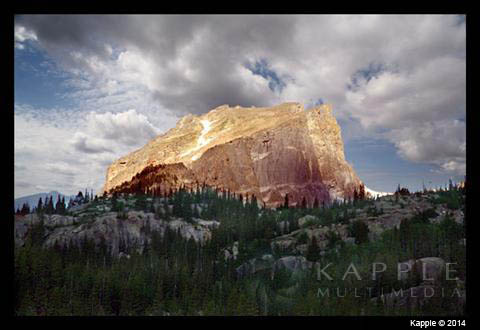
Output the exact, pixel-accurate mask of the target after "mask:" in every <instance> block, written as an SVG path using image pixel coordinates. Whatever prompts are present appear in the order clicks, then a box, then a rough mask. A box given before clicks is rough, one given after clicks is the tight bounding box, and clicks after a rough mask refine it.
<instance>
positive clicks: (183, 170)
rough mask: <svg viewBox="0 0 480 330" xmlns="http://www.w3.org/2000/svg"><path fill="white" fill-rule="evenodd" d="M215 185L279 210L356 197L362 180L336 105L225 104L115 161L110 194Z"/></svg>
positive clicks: (109, 176) (185, 120) (108, 185)
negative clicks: (350, 159) (350, 155)
mask: <svg viewBox="0 0 480 330" xmlns="http://www.w3.org/2000/svg"><path fill="white" fill-rule="evenodd" d="M203 184H205V185H207V186H210V187H216V188H219V189H225V190H229V191H231V192H235V193H236V194H237V195H238V194H242V195H243V196H247V195H248V196H252V195H255V196H256V198H257V200H258V201H259V202H265V204H266V205H267V206H271V207H276V206H279V205H281V204H282V203H283V202H284V199H285V195H286V194H288V198H289V203H290V205H297V204H300V203H301V202H302V200H303V198H305V200H306V202H307V204H308V205H310V206H311V205H313V203H314V201H315V199H317V200H318V202H319V203H322V202H326V203H328V202H330V201H331V200H333V199H336V198H345V197H351V196H352V194H353V191H354V189H358V188H359V186H360V185H361V181H360V180H359V179H358V177H357V176H356V174H355V173H354V171H353V169H352V168H351V166H350V165H349V164H348V163H347V162H346V160H345V156H344V150H343V141H342V138H341V132H340V127H339V126H338V124H337V122H336V120H335V117H334V116H333V115H332V109H331V106H329V105H321V106H318V107H315V108H313V109H309V110H306V111H305V110H304V109H303V107H302V106H301V105H300V104H298V103H284V104H281V105H278V106H274V107H270V108H253V107H252V108H241V107H235V108H230V107H229V106H221V107H218V108H216V109H213V110H212V111H210V112H209V113H207V114H205V115H202V116H194V115H189V116H187V117H184V118H182V119H181V120H180V121H179V122H178V123H177V126H176V127H175V128H173V129H171V130H169V131H168V132H166V133H165V134H163V135H161V136H159V137H157V138H155V139H153V140H152V141H150V142H149V143H148V144H147V145H146V146H145V147H143V148H141V149H139V150H137V151H135V152H133V153H131V154H129V155H127V156H125V157H122V158H120V159H119V160H117V161H116V162H114V163H113V164H112V165H111V166H110V167H109V168H108V171H107V176H106V182H105V186H104V188H103V191H104V192H107V193H113V192H139V191H140V192H145V191H151V192H155V193H165V192H168V191H169V190H170V189H176V188H179V187H182V186H185V187H186V188H193V189H195V188H196V187H198V185H203Z"/></svg>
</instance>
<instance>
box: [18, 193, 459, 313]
mask: <svg viewBox="0 0 480 330" xmlns="http://www.w3.org/2000/svg"><path fill="white" fill-rule="evenodd" d="M464 203H465V199H464V192H463V190H462V189H460V190H457V189H454V190H451V191H442V192H428V193H416V194H408V195H407V194H406V195H399V194H397V195H393V196H385V197H380V198H378V199H376V200H357V201H354V202H352V203H347V204H337V203H335V204H333V205H332V207H330V208H323V207H321V206H320V207H316V208H292V207H289V208H281V209H277V210H273V209H259V208H258V206H257V204H256V203H255V202H248V203H246V202H245V200H243V201H240V200H239V199H238V198H233V195H231V196H228V194H226V193H223V194H222V193H220V194H217V193H215V192H214V191H211V190H209V189H205V190H203V191H197V192H193V193H192V194H190V193H188V192H185V191H179V192H177V193H175V194H173V195H172V196H170V197H168V198H159V197H155V198H154V197H152V196H125V197H122V196H118V197H117V198H113V199H111V198H100V199H98V200H97V201H95V202H90V203H89V204H85V205H81V206H80V207H76V208H75V210H74V211H70V214H68V215H65V216H61V215H37V214H31V215H27V216H25V217H17V218H16V220H15V242H16V246H17V247H16V252H15V255H16V264H17V262H18V263H19V265H25V266H19V267H20V269H19V270H18V272H19V273H17V275H18V277H16V278H17V279H18V280H19V281H27V279H28V278H30V276H33V278H36V276H39V274H40V273H39V272H43V271H44V270H42V269H43V268H42V267H48V268H49V269H50V271H51V272H50V273H49V274H50V275H48V276H59V278H60V279H58V280H55V279H54V277H51V278H50V277H48V276H47V277H42V278H43V279H42V282H37V284H34V285H35V288H36V289H35V290H40V291H34V292H42V291H41V290H43V289H42V288H43V285H46V283H50V284H49V285H53V287H59V288H60V287H61V286H62V284H61V283H69V282H68V281H70V280H71V277H70V276H71V275H69V274H73V273H72V272H74V273H75V280H74V287H71V286H70V284H69V285H68V286H67V287H68V289H67V291H65V292H64V291H62V292H63V293H62V292H58V297H57V298H55V299H58V302H55V301H56V300H49V301H50V302H49V303H46V302H45V304H46V305H45V306H46V307H45V310H43V312H38V311H37V312H33V311H34V310H35V308H34V306H36V305H35V304H36V303H34V302H33V301H31V302H30V300H25V299H26V298H22V297H24V296H22V293H21V292H20V293H18V294H19V295H20V296H19V297H18V299H19V307H18V313H20V314H25V313H27V314H28V313H32V312H33V313H41V314H42V313H45V314H46V315H50V314H52V313H53V315H57V314H69V313H73V314H75V315H77V314H81V315H84V314H85V315H92V313H93V314H94V315H97V314H98V313H99V310H100V311H103V312H100V313H105V314H115V315H120V314H121V315H128V314H131V313H133V314H135V315H244V314H246V315H252V314H253V315H308V314H309V313H310V312H312V313H315V315H407V314H409V313H411V312H412V310H414V311H415V313H419V314H422V315H431V314H439V315H445V314H449V315H450V314H453V315H456V314H462V313H463V308H464V307H463V306H464V302H465V290H464V282H465V276H466V271H465V262H466V260H465V231H464V225H465V223H464V212H465V204H464ZM33 246H37V247H40V246H41V247H43V248H35V249H33V250H32V249H30V248H29V247H33ZM43 258H46V259H43ZM22 260H23V261H22ZM42 260H52V262H48V263H47V264H43V263H42V262H43V261H42ZM352 262H353V263H354V264H355V267H356V269H357V270H358V272H359V275H360V276H361V280H360V281H358V282H356V281H353V282H352V281H351V280H348V281H343V280H342V278H341V276H340V278H339V274H342V275H343V274H344V273H345V272H346V270H347V269H348V267H349V264H350V263H352ZM373 262H377V263H378V262H383V263H385V265H386V266H387V271H385V272H384V273H382V275H381V276H380V277H379V279H377V280H374V281H372V279H371V267H372V263H373ZM329 263H331V264H332V266H331V267H330V268H329V270H328V273H329V274H330V275H332V277H334V279H333V281H329V280H325V279H323V280H322V279H318V278H317V275H318V272H317V271H318V267H320V266H321V267H324V266H325V265H328V264H329ZM447 263H454V266H453V267H454V270H455V271H456V273H455V275H457V276H458V280H457V281H453V282H452V281H447V282H445V280H444V275H442V274H444V270H445V268H446V264H447ZM27 264H30V266H29V267H33V268H32V269H33V273H32V274H30V273H28V272H27V273H26V272H25V271H26V268H23V267H26V265H27ZM398 264H402V265H403V264H405V265H407V264H408V265H410V267H413V268H412V272H413V270H414V269H423V267H426V269H427V271H428V276H427V277H428V278H432V280H428V281H422V280H421V279H418V277H416V275H415V274H416V273H415V272H413V273H412V272H406V273H404V274H402V279H401V280H398V279H397V273H396V271H397V265H398ZM423 264H425V266H423ZM42 265H43V266H42ZM62 265H63V266H62ZM412 265H413V266H412ZM417 265H418V267H417ZM52 267H53V268H52ZM419 267H420V268H419ZM450 267H451V266H450ZM45 271H46V270H45ZM417 271H418V270H417ZM35 274H37V275H35ZM55 274H56V275H55ZM120 274H123V275H122V276H121V277H118V276H119V275H120ZM105 277H107V278H108V280H106V282H107V283H111V284H109V285H108V286H107V287H105V286H102V285H103V284H102V283H105V282H104V281H105ZM351 277H352V276H351ZM89 278H90V280H88V279H89ZM127 279H129V280H127ZM43 281H46V282H43ZM52 281H57V282H52ZM58 281H60V282H58ZM25 283H26V282H25ZM42 283H44V284H42ZM55 283H56V284H55ZM162 283H163V284H162ZM220 283H222V284H220ZM199 284H201V285H199ZM142 285H143V286H144V287H145V290H144V291H142V290H140V291H138V290H139V289H134V288H139V287H141V286H142ZM81 287H83V288H85V289H84V290H87V291H84V292H85V294H82V295H81V296H80V295H79V296H77V294H80V291H78V290H80V289H79V288H81ZM337 287H341V288H342V290H343V289H345V290H347V291H349V292H350V291H351V290H353V289H354V288H357V289H358V290H359V292H361V293H358V294H359V295H360V298H357V297H355V296H349V295H347V298H345V297H335V295H334V294H333V293H332V294H330V295H329V296H328V297H323V296H322V297H320V296H318V294H319V290H323V291H322V292H324V290H326V289H329V290H330V291H331V292H334V291H335V288H337ZM440 287H447V288H448V290H450V292H452V294H451V296H448V297H446V298H445V297H441V299H440V298H438V293H439V292H440V291H439V290H438V289H439V288H440ZM174 288H176V289H174ZM368 288H373V289H368ZM432 288H433V289H435V288H436V289H437V291H436V292H437V293H436V294H435V295H434V298H432V299H427V298H428V297H424V296H422V295H421V294H420V298H418V297H417V298H415V299H413V300H412V299H407V298H403V297H400V298H399V297H396V296H390V295H389V294H390V293H391V292H392V291H396V290H399V289H402V290H406V292H408V290H410V289H411V290H414V291H415V292H417V291H422V290H423V292H425V290H427V289H429V290H431V289H432ZM33 289H34V288H24V290H26V291H25V292H28V290H33ZM120 289H121V291H118V290H120ZM98 290H100V291H98ZM112 290H113V291H112ZM115 290H117V291H115ZM125 290H127V291H125ZM128 290H133V291H128ZM172 290H173V291H172ZM192 290H193V291H192ZM372 290H373V291H372ZM330 291H329V292H330ZM367 291H370V292H368V293H367ZM32 292H33V291H32ZM69 292H70V293H69ZM95 292H102V293H101V295H102V296H103V297H104V298H102V300H99V301H96V302H95V304H100V306H101V308H100V309H99V306H96V307H95V308H93V309H88V308H86V305H88V304H89V302H88V301H89V300H88V299H93V297H94V296H92V295H95V294H96V293H95ZM114 292H117V293H114ZM122 292H123V293H122ZM128 292H131V294H133V295H134V296H130V295H129V294H128ZM412 292H413V291H412ZM37 294H40V293H37ZM46 294H47V296H49V297H52V296H51V294H53V293H52V292H51V291H49V293H46ZM70 294H73V295H74V296H75V297H76V298H75V301H74V302H73V305H72V302H70V303H69V302H68V301H69V300H68V299H70V298H68V297H69V295H70ZM112 294H114V295H115V294H116V295H118V296H117V298H115V299H118V304H120V305H117V303H115V302H114V301H112V300H111V299H113V298H111V297H112ZM382 294H383V295H382ZM416 295H417V296H418V294H416ZM108 297H110V298H108ZM135 297H136V298H135ZM382 297H383V298H382ZM379 298H381V299H382V301H383V302H384V303H383V304H379V303H378V299H379ZM51 299H53V298H51ZM85 299H87V300H85ZM132 299H133V300H132ZM232 299H233V300H232ZM438 299H440V300H438ZM132 304H134V305H132ZM135 304H138V305H135ZM67 306H68V307H67ZM135 306H136V307H135Z"/></svg>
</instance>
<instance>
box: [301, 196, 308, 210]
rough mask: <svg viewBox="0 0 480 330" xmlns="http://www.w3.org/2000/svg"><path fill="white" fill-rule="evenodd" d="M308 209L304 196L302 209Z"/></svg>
mask: <svg viewBox="0 0 480 330" xmlns="http://www.w3.org/2000/svg"><path fill="white" fill-rule="evenodd" d="M306 208H307V200H306V198H305V196H303V199H302V209H306Z"/></svg>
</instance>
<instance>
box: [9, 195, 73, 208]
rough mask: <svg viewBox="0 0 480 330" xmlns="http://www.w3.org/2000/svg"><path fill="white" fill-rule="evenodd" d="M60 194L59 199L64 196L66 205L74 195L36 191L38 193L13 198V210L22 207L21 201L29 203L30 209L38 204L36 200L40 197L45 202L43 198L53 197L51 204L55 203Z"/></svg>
mask: <svg viewBox="0 0 480 330" xmlns="http://www.w3.org/2000/svg"><path fill="white" fill-rule="evenodd" d="M59 195H60V199H61V198H62V197H65V203H66V204H67V205H68V203H69V202H70V199H73V198H75V195H71V196H67V195H64V194H62V193H59V192H58V191H51V192H48V193H46V192H45V193H38V194H34V195H28V196H23V197H19V198H16V199H15V200H14V207H15V210H17V208H20V209H21V208H22V205H23V203H28V205H30V209H32V208H33V207H36V206H37V204H38V200H39V199H40V198H41V199H42V201H43V202H44V203H45V199H46V198H47V197H49V198H50V196H52V197H53V205H55V203H56V202H57V198H58V196H59Z"/></svg>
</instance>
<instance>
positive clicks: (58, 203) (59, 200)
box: [55, 195, 62, 214]
mask: <svg viewBox="0 0 480 330" xmlns="http://www.w3.org/2000/svg"><path fill="white" fill-rule="evenodd" d="M61 204H62V201H61V199H60V195H58V196H57V202H56V203H55V213H56V214H62V213H61V208H62V206H61Z"/></svg>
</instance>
